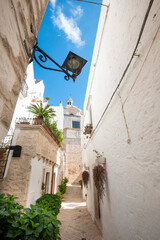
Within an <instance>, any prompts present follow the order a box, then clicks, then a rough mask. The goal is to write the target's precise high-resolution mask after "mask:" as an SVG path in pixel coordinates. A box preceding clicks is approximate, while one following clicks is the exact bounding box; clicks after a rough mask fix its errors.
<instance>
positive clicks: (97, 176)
mask: <svg viewBox="0 0 160 240" xmlns="http://www.w3.org/2000/svg"><path fill="white" fill-rule="evenodd" d="M93 180H94V184H95V187H96V189H97V192H98V196H99V198H100V199H102V198H103V196H104V195H105V182H106V170H105V168H104V167H103V166H102V165H100V164H98V165H96V166H95V167H94V169H93Z"/></svg>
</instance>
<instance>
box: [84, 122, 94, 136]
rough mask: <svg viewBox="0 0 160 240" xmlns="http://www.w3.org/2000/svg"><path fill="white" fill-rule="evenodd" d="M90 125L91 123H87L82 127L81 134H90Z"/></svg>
mask: <svg viewBox="0 0 160 240" xmlns="http://www.w3.org/2000/svg"><path fill="white" fill-rule="evenodd" d="M92 129H93V127H92V125H91V124H87V125H86V126H85V127H84V132H83V134H84V135H86V134H91V133H92Z"/></svg>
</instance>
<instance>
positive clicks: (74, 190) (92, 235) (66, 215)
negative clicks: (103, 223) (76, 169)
mask: <svg viewBox="0 0 160 240" xmlns="http://www.w3.org/2000/svg"><path fill="white" fill-rule="evenodd" d="M58 219H59V220H60V221H61V224H62V225H61V227H60V234H61V239H62V240H81V239H86V240H101V239H102V237H101V235H100V233H99V230H98V229H97V227H96V225H95V224H94V223H93V221H92V219H91V216H90V214H89V213H88V211H87V207H86V202H85V201H84V200H83V199H82V191H81V188H80V187H79V186H77V185H73V186H68V187H67V192H66V194H65V195H64V198H63V202H62V207H61V210H60V214H59V215H58Z"/></svg>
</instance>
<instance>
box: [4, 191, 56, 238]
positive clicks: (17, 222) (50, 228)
mask: <svg viewBox="0 0 160 240" xmlns="http://www.w3.org/2000/svg"><path fill="white" fill-rule="evenodd" d="M57 198H58V199H59V201H60V196H55V202H56V199H57ZM15 199H16V198H15V197H14V196H13V195H9V194H8V195H7V196H6V197H5V195H4V194H0V239H2V240H3V239H15V240H36V239H39V240H44V239H51V240H60V239H61V238H60V234H59V225H60V221H59V220H58V219H57V217H56V213H57V212H58V211H57V212H56V211H55V210H53V208H52V210H51V211H50V210H49V209H50V208H49V207H48V208H44V207H43V206H42V205H41V206H40V205H39V206H38V205H31V208H26V209H23V206H21V205H20V204H18V203H17V202H16V201H15ZM57 209H59V206H57Z"/></svg>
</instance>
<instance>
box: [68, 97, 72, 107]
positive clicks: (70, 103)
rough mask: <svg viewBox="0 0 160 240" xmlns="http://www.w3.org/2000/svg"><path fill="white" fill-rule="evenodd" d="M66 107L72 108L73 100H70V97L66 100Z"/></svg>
mask: <svg viewBox="0 0 160 240" xmlns="http://www.w3.org/2000/svg"><path fill="white" fill-rule="evenodd" d="M67 105H68V106H73V100H72V98H71V97H70V98H69V99H68V100H67Z"/></svg>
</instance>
